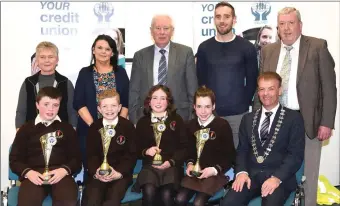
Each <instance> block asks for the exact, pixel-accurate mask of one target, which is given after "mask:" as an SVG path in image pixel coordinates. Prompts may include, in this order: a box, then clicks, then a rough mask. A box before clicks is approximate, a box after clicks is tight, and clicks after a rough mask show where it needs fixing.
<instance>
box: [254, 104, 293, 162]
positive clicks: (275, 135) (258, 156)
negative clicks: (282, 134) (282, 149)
mask: <svg viewBox="0 0 340 206" xmlns="http://www.w3.org/2000/svg"><path fill="white" fill-rule="evenodd" d="M285 111H286V110H284V108H283V107H281V110H280V116H279V120H278V121H277V123H276V126H275V130H274V135H273V137H272V138H271V140H270V142H269V144H268V146H267V148H266V150H265V152H264V155H263V156H260V155H259V153H258V151H257V147H256V139H255V134H254V128H255V126H256V122H257V118H258V116H259V113H260V109H258V110H257V111H256V112H255V114H254V118H253V124H252V131H251V146H252V147H253V153H254V155H255V158H256V161H257V162H258V163H260V164H261V163H263V162H264V160H265V159H266V158H267V157H268V156H269V153H270V152H271V151H272V147H273V146H274V143H275V140H276V137H277V134H278V133H279V131H280V128H281V125H282V122H283V119H284V116H285ZM264 143H265V142H263V143H262V146H263V145H264Z"/></svg>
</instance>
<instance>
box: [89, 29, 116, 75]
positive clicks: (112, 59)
mask: <svg viewBox="0 0 340 206" xmlns="http://www.w3.org/2000/svg"><path fill="white" fill-rule="evenodd" d="M99 40H104V41H106V42H107V43H108V44H109V46H110V48H111V50H112V52H113V55H112V56H111V57H110V64H111V65H112V66H113V70H115V69H116V68H117V64H118V55H119V53H118V50H117V45H116V41H115V40H113V39H112V38H111V37H110V36H109V35H105V34H101V35H99V36H98V37H97V38H96V39H95V40H94V42H93V44H92V47H91V53H92V57H91V62H90V64H96V57H95V56H94V54H93V50H94V47H95V46H96V43H97V41H99Z"/></svg>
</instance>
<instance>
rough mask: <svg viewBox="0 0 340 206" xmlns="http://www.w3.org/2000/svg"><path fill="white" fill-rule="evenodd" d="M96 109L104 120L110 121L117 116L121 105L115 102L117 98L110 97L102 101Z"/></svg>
mask: <svg viewBox="0 0 340 206" xmlns="http://www.w3.org/2000/svg"><path fill="white" fill-rule="evenodd" d="M97 108H98V111H99V112H100V113H101V114H102V115H103V118H104V119H106V120H109V121H112V120H114V119H116V117H117V116H118V115H119V112H120V110H121V109H122V105H121V104H120V103H119V101H118V100H117V97H110V98H105V99H102V100H101V101H100V103H99V106H98V107H97Z"/></svg>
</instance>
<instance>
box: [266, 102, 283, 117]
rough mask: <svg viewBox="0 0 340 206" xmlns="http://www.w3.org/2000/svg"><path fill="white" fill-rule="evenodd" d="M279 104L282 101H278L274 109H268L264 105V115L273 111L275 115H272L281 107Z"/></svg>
mask: <svg viewBox="0 0 340 206" xmlns="http://www.w3.org/2000/svg"><path fill="white" fill-rule="evenodd" d="M279 106H280V103H277V105H276V106H275V107H274V108H273V109H271V110H267V109H266V108H264V107H263V106H262V115H264V114H265V112H273V115H272V116H275V114H276V112H277V110H278V109H279Z"/></svg>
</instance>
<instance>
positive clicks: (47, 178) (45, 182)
mask: <svg viewBox="0 0 340 206" xmlns="http://www.w3.org/2000/svg"><path fill="white" fill-rule="evenodd" d="M51 177H53V175H50V176H48V177H45V178H44V179H42V181H43V183H42V184H43V185H50V183H49V182H48V181H49V180H50V179H51Z"/></svg>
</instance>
